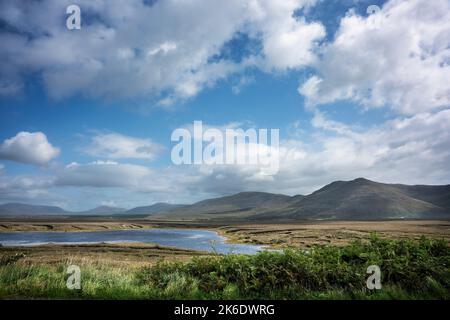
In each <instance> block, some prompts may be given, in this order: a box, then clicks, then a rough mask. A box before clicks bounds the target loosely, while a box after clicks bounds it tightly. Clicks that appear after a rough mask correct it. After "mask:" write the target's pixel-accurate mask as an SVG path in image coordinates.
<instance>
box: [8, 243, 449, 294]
mask: <svg viewBox="0 0 450 320" xmlns="http://www.w3.org/2000/svg"><path fill="white" fill-rule="evenodd" d="M373 264H375V265H378V266H380V268H381V271H382V279H381V282H382V285H383V288H382V289H381V290H374V291H370V290H368V289H367V288H366V279H367V277H368V275H367V274H366V268H367V267H368V266H369V265H373ZM66 267H67V265H64V264H59V265H52V264H42V265H36V264H35V265H28V264H27V263H25V261H21V256H20V255H17V256H14V257H2V259H1V260H0V297H4V298H5V297H46V298H107V299H121V298H122V299H244V298H252V299H254V298H255V299H417V298H421V299H422V298H423V299H449V298H450V247H449V245H448V243H447V242H445V241H440V240H430V239H426V238H422V239H421V240H420V241H412V240H400V241H399V240H383V239H379V238H377V237H375V236H373V237H372V238H371V240H370V241H366V242H353V243H352V244H350V245H348V246H345V247H335V246H316V247H314V248H312V249H310V250H309V251H300V250H293V249H289V250H285V251H284V252H262V253H259V254H257V255H254V256H245V255H227V256H207V257H195V258H193V259H192V260H191V261H189V262H185V263H181V262H170V263H169V262H163V261H162V262H160V263H158V264H157V265H155V266H151V267H140V268H134V269H133V268H126V267H111V266H108V265H101V264H99V263H96V262H95V261H90V262H84V263H83V264H80V267H81V271H82V282H81V285H82V288H81V290H69V289H67V288H66V285H65V283H66V279H67V276H68V275H66V274H65V270H66Z"/></svg>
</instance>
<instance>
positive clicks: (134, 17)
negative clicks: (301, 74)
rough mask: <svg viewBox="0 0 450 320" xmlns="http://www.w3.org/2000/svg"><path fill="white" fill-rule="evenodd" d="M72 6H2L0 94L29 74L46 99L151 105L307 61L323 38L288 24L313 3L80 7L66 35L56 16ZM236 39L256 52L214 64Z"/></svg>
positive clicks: (51, 2)
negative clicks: (256, 43)
mask: <svg viewBox="0 0 450 320" xmlns="http://www.w3.org/2000/svg"><path fill="white" fill-rule="evenodd" d="M71 3H72V2H71V1H70V0H64V1H59V0H58V1H57V0H44V1H39V2H33V1H26V2H23V1H18V2H12V1H7V2H2V3H1V4H0V19H2V20H3V21H4V22H5V23H6V24H7V25H8V28H4V29H3V30H2V31H1V32H0V42H1V43H2V46H1V49H0V58H1V60H2V61H3V63H2V64H1V67H0V75H1V78H2V79H5V80H4V81H2V82H1V83H0V93H4V94H14V93H17V92H18V91H19V90H20V89H21V88H23V87H24V85H23V77H24V76H27V75H28V74H30V73H36V72H37V73H40V74H41V75H42V79H43V82H44V85H45V87H46V89H47V91H48V93H49V94H50V95H51V96H52V97H54V98H64V97H67V96H72V95H74V94H80V93H81V94H83V95H85V96H88V97H108V98H113V97H116V98H130V97H131V98H141V97H146V98H148V97H150V98H155V101H159V102H160V104H161V105H167V104H171V103H174V102H176V101H177V100H178V99H186V98H189V97H192V96H194V95H196V94H197V93H198V92H200V91H201V90H202V89H204V88H205V87H209V86H212V85H214V83H215V82H216V81H218V80H220V79H223V78H225V77H227V76H228V75H230V74H232V73H239V72H241V71H242V70H244V69H245V68H247V67H254V66H259V67H261V68H263V69H266V70H269V69H272V68H273V69H277V70H282V69H284V68H298V67H300V66H303V65H305V64H308V63H311V61H313V60H314V54H313V51H314V49H315V42H316V41H317V40H319V39H321V38H322V37H323V36H324V29H323V27H322V26H321V25H320V24H319V23H307V22H305V21H304V19H302V18H294V17H293V14H294V11H295V10H296V9H301V8H305V7H308V6H311V5H313V4H314V3H315V1H311V0H288V1H269V0H228V1H222V0H195V1H177V0H164V1H156V2H155V3H153V4H152V5H148V4H146V3H145V1H142V0H130V1H106V0H99V1H90V0H80V1H78V2H77V4H78V5H79V6H80V8H81V13H82V27H81V30H76V31H68V30H67V29H66V28H65V24H64V20H63V17H64V13H65V8H66V6H67V5H69V4H71ZM12 30H16V31H17V32H16V31H12ZM237 32H244V33H248V34H250V35H251V36H252V37H255V38H257V39H259V40H260V41H261V42H262V45H263V52H258V53H255V54H254V55H252V56H250V57H247V58H244V59H243V61H241V62H239V63H237V62H234V61H231V60H226V59H222V60H220V61H214V62H212V61H211V58H212V57H214V56H217V55H218V54H219V53H220V51H221V48H222V47H223V46H224V44H226V43H227V42H228V41H229V40H231V39H232V38H233V36H234V35H236V34H237Z"/></svg>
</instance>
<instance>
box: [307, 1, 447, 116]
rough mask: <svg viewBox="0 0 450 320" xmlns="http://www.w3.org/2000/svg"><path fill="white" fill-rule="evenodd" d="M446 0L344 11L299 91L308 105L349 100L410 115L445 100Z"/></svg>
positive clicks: (442, 105) (437, 106)
mask: <svg viewBox="0 0 450 320" xmlns="http://www.w3.org/2000/svg"><path fill="white" fill-rule="evenodd" d="M449 46H450V3H449V2H448V1H447V0H436V1H426V0H411V1H401V0H391V1H389V2H387V3H386V4H385V5H384V6H383V8H382V10H381V11H380V12H378V13H376V14H373V15H371V16H369V17H362V16H359V15H357V14H356V13H355V12H353V11H350V12H349V13H348V14H347V15H346V16H345V17H344V18H342V20H341V22H340V26H339V29H338V31H337V32H336V35H335V39H334V41H333V42H332V43H330V44H328V45H326V46H325V47H324V49H323V52H322V58H321V59H320V61H317V62H316V63H315V64H314V67H315V70H316V74H315V75H313V76H311V77H310V78H309V79H308V80H307V81H306V82H305V83H303V84H302V85H301V86H300V88H299V92H300V93H301V94H302V95H304V96H305V97H306V100H307V103H308V104H309V106H310V107H312V106H315V105H319V104H326V103H332V102H334V101H337V100H351V101H354V102H356V103H358V104H360V105H362V106H363V107H365V108H376V107H383V106H387V107H390V108H392V109H394V110H395V111H396V112H399V113H403V114H409V115H413V114H416V113H418V112H429V111H432V110H439V109H442V108H445V107H448V106H449V105H450V89H449V86H448V83H449V82H450V64H449V61H450V49H449Z"/></svg>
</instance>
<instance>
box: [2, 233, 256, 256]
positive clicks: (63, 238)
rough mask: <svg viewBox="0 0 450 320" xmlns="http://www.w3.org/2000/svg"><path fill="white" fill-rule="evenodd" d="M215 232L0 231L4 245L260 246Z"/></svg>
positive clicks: (225, 249) (251, 249)
mask: <svg viewBox="0 0 450 320" xmlns="http://www.w3.org/2000/svg"><path fill="white" fill-rule="evenodd" d="M225 240H226V238H224V237H221V236H220V235H218V234H217V233H216V232H213V231H206V230H191V229H146V230H114V231H91V232H52V231H51V232H0V244H2V245H3V246H36V245H42V244H49V243H54V244H96V243H121V242H144V243H156V244H160V245H163V246H171V247H176V248H181V249H193V250H203V251H209V252H217V253H223V254H229V253H242V254H255V253H257V252H258V251H261V250H263V248H262V246H257V245H246V244H230V243H226V242H225Z"/></svg>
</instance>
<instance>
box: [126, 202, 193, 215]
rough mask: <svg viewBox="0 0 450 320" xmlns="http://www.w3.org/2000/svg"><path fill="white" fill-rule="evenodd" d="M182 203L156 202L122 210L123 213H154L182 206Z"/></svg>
mask: <svg viewBox="0 0 450 320" xmlns="http://www.w3.org/2000/svg"><path fill="white" fill-rule="evenodd" d="M184 206H185V205H183V204H170V203H165V202H157V203H155V204H153V205H151V206H143V207H136V208H133V209H130V210H127V211H126V212H124V213H125V214H154V213H165V212H167V211H170V210H174V209H178V208H182V207H184Z"/></svg>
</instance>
